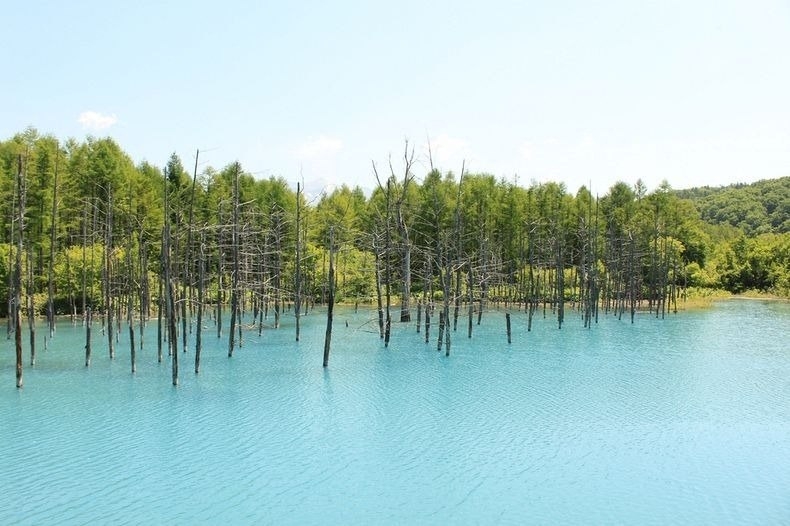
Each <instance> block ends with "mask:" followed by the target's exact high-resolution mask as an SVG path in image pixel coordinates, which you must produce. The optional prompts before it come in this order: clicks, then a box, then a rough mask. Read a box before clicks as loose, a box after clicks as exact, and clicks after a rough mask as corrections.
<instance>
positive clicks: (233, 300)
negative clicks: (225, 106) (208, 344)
mask: <svg viewBox="0 0 790 526" xmlns="http://www.w3.org/2000/svg"><path fill="white" fill-rule="evenodd" d="M239 168H240V167H239V163H236V164H235V166H234V177H233V224H232V225H231V247H230V250H231V255H232V258H233V274H232V275H231V286H230V329H229V332H228V358H230V357H232V356H233V347H234V345H235V341H234V340H235V331H236V319H237V316H238V311H239ZM297 323H298V322H297ZM297 339H298V330H297Z"/></svg>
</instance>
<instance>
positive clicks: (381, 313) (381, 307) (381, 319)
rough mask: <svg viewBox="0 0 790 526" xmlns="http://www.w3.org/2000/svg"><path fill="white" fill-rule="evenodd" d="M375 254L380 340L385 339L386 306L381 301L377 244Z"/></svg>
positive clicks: (379, 262) (374, 245) (374, 248)
mask: <svg viewBox="0 0 790 526" xmlns="http://www.w3.org/2000/svg"><path fill="white" fill-rule="evenodd" d="M373 254H374V257H375V261H374V269H373V272H374V273H375V276H376V302H377V304H378V316H379V338H380V339H382V340H383V339H384V304H383V302H382V299H381V261H380V260H381V258H380V257H379V250H378V247H376V243H375V241H374V243H373Z"/></svg>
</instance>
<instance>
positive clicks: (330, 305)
mask: <svg viewBox="0 0 790 526" xmlns="http://www.w3.org/2000/svg"><path fill="white" fill-rule="evenodd" d="M334 258H335V231H334V228H330V229H329V277H328V281H329V283H328V288H327V309H326V335H325V337H324V367H326V366H327V365H329V346H330V344H331V341H332V315H333V312H334V308H335V266H334Z"/></svg>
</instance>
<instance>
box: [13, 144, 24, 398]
mask: <svg viewBox="0 0 790 526" xmlns="http://www.w3.org/2000/svg"><path fill="white" fill-rule="evenodd" d="M17 167H18V172H17V196H18V199H19V214H18V215H17V240H16V243H17V245H16V267H15V271H14V345H15V349H16V387H17V389H21V388H22V386H23V385H24V381H23V374H22V249H23V247H24V244H23V242H22V239H23V234H24V231H25V193H26V188H25V180H24V177H25V176H24V173H23V171H22V156H21V155H19V156H18V157H17Z"/></svg>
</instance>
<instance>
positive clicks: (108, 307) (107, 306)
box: [104, 188, 115, 360]
mask: <svg viewBox="0 0 790 526" xmlns="http://www.w3.org/2000/svg"><path fill="white" fill-rule="evenodd" d="M112 206H113V205H112V188H108V189H107V224H106V225H105V227H106V229H107V230H106V235H105V241H104V311H105V320H106V324H107V325H106V327H107V344H108V349H109V351H110V359H111V360H112V359H114V358H115V342H114V341H113V325H112V323H113V320H112V314H113V312H112V310H113V295H112V286H111V283H112Z"/></svg>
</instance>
